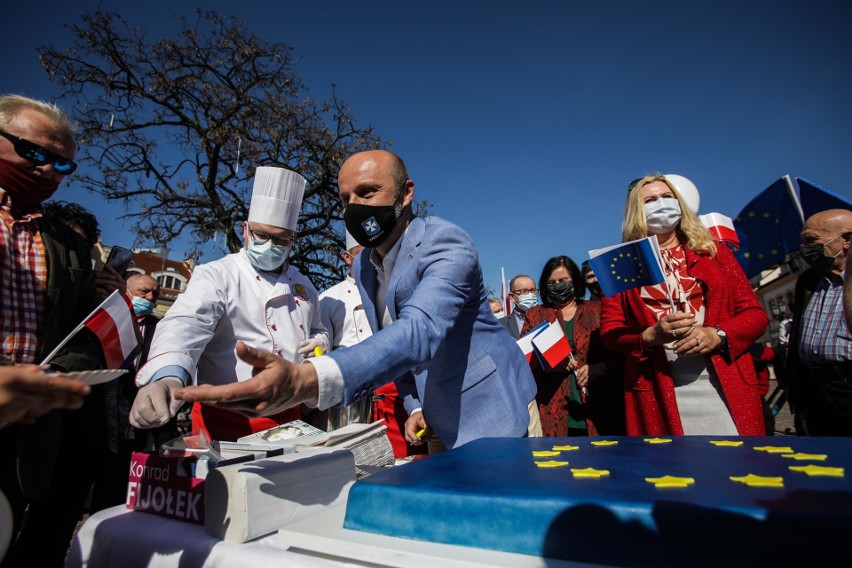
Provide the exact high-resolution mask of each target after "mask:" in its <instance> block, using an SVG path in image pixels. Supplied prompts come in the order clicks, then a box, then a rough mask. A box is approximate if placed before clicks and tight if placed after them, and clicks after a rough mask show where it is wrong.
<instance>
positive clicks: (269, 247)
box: [246, 237, 290, 271]
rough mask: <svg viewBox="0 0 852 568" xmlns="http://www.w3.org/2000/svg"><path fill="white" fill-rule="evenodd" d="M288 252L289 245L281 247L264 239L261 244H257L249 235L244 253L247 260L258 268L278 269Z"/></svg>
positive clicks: (266, 269)
mask: <svg viewBox="0 0 852 568" xmlns="http://www.w3.org/2000/svg"><path fill="white" fill-rule="evenodd" d="M289 252H290V247H282V246H280V245H274V244H272V241H266V242H265V243H263V244H262V245H259V244H257V241H255V240H254V239H253V238H251V237H249V240H248V246H247V247H246V255H248V259H249V262H250V263H251V265H252V266H254V267H255V268H256V269H258V270H265V271H271V270H278V269H279V268H281V265H283V264H284V261H286V260H287V255H288V254H289Z"/></svg>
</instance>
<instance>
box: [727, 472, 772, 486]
mask: <svg viewBox="0 0 852 568" xmlns="http://www.w3.org/2000/svg"><path fill="white" fill-rule="evenodd" d="M730 480H731V481H736V482H737V483H745V484H746V485H748V486H749V487H784V478H783V477H764V476H762V475H754V474H753V473H750V474H748V475H744V476H742V477H734V476H731V477H730Z"/></svg>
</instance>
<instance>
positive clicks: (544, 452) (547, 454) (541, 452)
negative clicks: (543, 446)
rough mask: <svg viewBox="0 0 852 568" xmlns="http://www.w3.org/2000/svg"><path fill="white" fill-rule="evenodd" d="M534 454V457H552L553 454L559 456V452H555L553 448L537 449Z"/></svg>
mask: <svg viewBox="0 0 852 568" xmlns="http://www.w3.org/2000/svg"><path fill="white" fill-rule="evenodd" d="M532 454H533V457H534V458H551V457H553V456H558V455H559V452H554V451H552V450H537V451H535V452H533V453H532Z"/></svg>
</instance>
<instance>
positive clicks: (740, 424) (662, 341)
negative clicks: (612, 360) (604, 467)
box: [601, 175, 769, 436]
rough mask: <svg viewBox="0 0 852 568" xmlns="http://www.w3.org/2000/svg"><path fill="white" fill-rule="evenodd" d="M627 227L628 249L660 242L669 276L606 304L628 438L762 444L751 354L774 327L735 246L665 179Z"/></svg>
mask: <svg viewBox="0 0 852 568" xmlns="http://www.w3.org/2000/svg"><path fill="white" fill-rule="evenodd" d="M623 227H624V228H623V235H622V236H623V240H624V241H625V242H626V241H632V240H635V239H641V238H644V237H647V236H650V235H656V237H657V239H658V241H659V243H660V249H661V250H662V256H663V268H664V272H665V275H666V281H665V283H664V284H659V285H656V286H644V287H642V288H637V289H633V290H628V291H626V292H622V293H620V294H617V295H615V296H613V297H610V298H604V299H603V303H602V321H601V336H602V339H603V342H604V344H605V345H606V346H607V347H609V348H610V349H614V350H617V351H621V352H622V353H624V354H625V355H626V361H625V374H624V385H625V414H626V419H627V432H628V434H630V435H681V434H699V435H701V434H704V435H734V436H735V435H763V434H764V433H765V432H764V426H763V412H762V407H761V399H760V395H759V393H758V387H757V375H756V373H755V370H754V365H753V364H752V361H751V358H750V357H749V354H748V348H749V347H750V346H751V345H752V343H754V341H755V340H756V339H757V338H758V337H760V335H761V334H763V331H764V330H765V329H766V326H767V324H768V323H769V319H768V318H767V316H766V313H765V311H764V310H763V308H762V307H761V306H760V302H759V301H758V299H757V296H756V295H755V294H754V292H753V291H752V289H751V286H750V284H749V282H748V280H747V279H746V277H745V275H744V274H743V271H742V269H741V268H740V266H739V264H738V263H737V261H736V259H735V258H734V256H733V254H732V253H731V251H730V250H729V249H728V247H727V245H724V244H720V243H716V242H714V241H713V240H712V239H711V237H710V234H709V233H708V232H707V230H706V229H705V228H704V226H703V225H702V224H701V222H700V221H699V220H698V218H697V217H696V215H695V214H694V213H692V211H691V210H690V209H689V208H688V207H687V206H686V204H685V203H684V200H683V198H682V197H681V195H680V194H679V193H678V191H677V189H676V188H675V187H674V185H673V184H671V183H670V182H669V181H667V180H666V178H665V177H664V176H662V175H649V176H646V177H644V178H642V179H640V180H637V181H636V182H635V183H633V184H631V188H630V190H629V192H628V196H627V203H626V206H625V212H624V225H623ZM669 298H671V299H672V302H670V299H669ZM672 304H673V305H674V309H672Z"/></svg>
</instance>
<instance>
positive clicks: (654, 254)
mask: <svg viewBox="0 0 852 568" xmlns="http://www.w3.org/2000/svg"><path fill="white" fill-rule="evenodd" d="M660 258H661V257H660V245H659V243H658V242H657V237H656V236H652V237H645V238H644V239H639V240H636V241H630V242H629V243H622V244H620V245H614V246H611V247H606V248H602V249H595V250H590V251H589V265H590V266H591V267H592V270H594V271H595V276H597V277H598V282H599V283H600V285H601V288H603V293H604V295H606V296H614V295H615V294H618V293H619V292H624V291H625V290H630V289H632V288H639V287H641V286H653V285H655V284H660V283H661V282H663V281H664V280H665V275H664V274H663V267H662V262H661V260H660Z"/></svg>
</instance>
